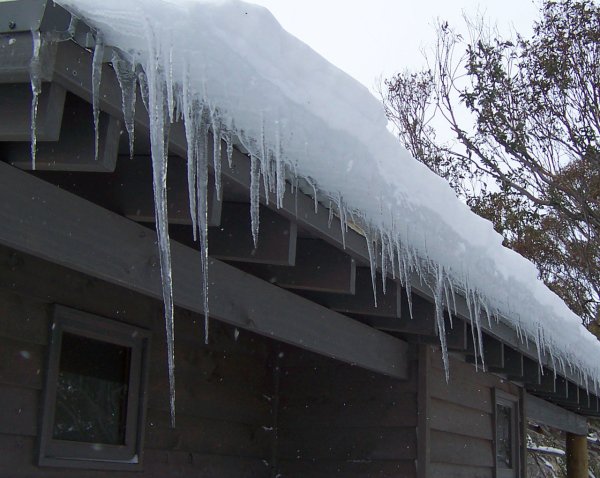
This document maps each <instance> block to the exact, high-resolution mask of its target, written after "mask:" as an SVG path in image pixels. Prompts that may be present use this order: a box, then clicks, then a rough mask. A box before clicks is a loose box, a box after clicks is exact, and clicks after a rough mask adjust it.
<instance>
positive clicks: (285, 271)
mask: <svg viewBox="0 0 600 478" xmlns="http://www.w3.org/2000/svg"><path fill="white" fill-rule="evenodd" d="M244 270H246V271H248V272H250V273H252V274H254V275H256V276H258V277H261V278H262V279H264V280H267V281H269V282H271V283H272V284H277V285H278V286H280V287H284V288H286V289H295V290H307V291H314V292H328V293H332V294H354V293H355V292H356V261H355V260H354V259H352V258H351V257H350V256H348V255H347V254H345V253H344V252H343V251H341V250H339V249H337V248H335V247H333V246H331V245H329V244H327V243H326V242H324V241H322V240H320V239H303V238H298V240H297V244H296V265H295V266H293V267H289V266H271V265H266V266H250V267H244Z"/></svg>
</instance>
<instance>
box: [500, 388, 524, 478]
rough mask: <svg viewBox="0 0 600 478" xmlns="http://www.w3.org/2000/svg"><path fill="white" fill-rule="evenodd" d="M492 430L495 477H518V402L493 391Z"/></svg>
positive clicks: (511, 396) (516, 399)
mask: <svg viewBox="0 0 600 478" xmlns="http://www.w3.org/2000/svg"><path fill="white" fill-rule="evenodd" d="M494 392H495V393H494V428H495V440H494V444H495V447H494V448H495V461H496V477H498V478H504V477H511V478H513V477H518V476H520V471H519V470H520V462H519V455H520V433H519V425H520V417H519V400H518V398H517V397H515V396H513V395H509V394H506V393H504V392H502V391H500V390H497V389H496V390H494Z"/></svg>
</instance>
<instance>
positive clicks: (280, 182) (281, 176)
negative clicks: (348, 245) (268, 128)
mask: <svg viewBox="0 0 600 478" xmlns="http://www.w3.org/2000/svg"><path fill="white" fill-rule="evenodd" d="M275 183H276V186H275V190H276V195H275V197H276V199H277V207H278V208H282V207H283V196H284V194H285V163H284V162H283V148H282V146H281V131H280V126H279V121H277V133H276V136H275ZM344 248H345V246H344Z"/></svg>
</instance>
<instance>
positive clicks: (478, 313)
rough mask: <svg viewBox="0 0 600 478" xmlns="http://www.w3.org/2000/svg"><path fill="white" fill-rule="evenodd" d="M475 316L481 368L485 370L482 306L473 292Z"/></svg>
mask: <svg viewBox="0 0 600 478" xmlns="http://www.w3.org/2000/svg"><path fill="white" fill-rule="evenodd" d="M473 316H474V317H475V326H476V328H477V341H478V344H479V355H480V357H481V366H482V367H483V368H484V370H485V356H484V355H483V335H482V332H481V304H480V301H479V300H478V299H477V297H476V296H475V292H474V291H473Z"/></svg>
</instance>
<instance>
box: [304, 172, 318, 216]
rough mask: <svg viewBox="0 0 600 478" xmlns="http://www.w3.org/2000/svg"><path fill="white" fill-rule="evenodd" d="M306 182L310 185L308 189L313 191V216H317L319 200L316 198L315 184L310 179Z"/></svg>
mask: <svg viewBox="0 0 600 478" xmlns="http://www.w3.org/2000/svg"><path fill="white" fill-rule="evenodd" d="M306 182H307V183H308V184H309V185H310V187H311V188H312V190H313V201H314V204H315V214H317V213H318V212H319V199H318V197H317V184H316V182H315V181H314V180H313V179H312V178H310V177H308V178H306Z"/></svg>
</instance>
